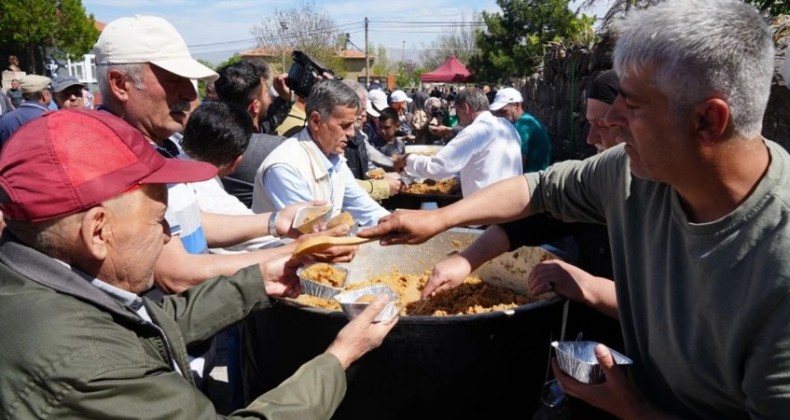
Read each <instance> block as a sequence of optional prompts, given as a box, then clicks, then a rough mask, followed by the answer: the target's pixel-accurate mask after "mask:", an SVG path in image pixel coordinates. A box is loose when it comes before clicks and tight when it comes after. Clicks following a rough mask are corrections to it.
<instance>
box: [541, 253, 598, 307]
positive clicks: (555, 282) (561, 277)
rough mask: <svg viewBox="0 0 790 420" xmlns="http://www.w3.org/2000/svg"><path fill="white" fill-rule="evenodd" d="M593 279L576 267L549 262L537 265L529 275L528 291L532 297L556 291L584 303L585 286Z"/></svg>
mask: <svg viewBox="0 0 790 420" xmlns="http://www.w3.org/2000/svg"><path fill="white" fill-rule="evenodd" d="M592 277H593V276H592V275H591V274H590V273H588V272H586V271H584V270H582V269H581V268H579V267H576V266H575V265H572V264H568V263H566V262H564V261H560V260H548V261H543V262H540V263H538V264H537V265H535V267H534V268H533V269H532V271H531V272H530V273H529V277H528V278H527V289H528V290H529V293H530V294H532V295H539V294H543V293H548V292H551V291H554V292H555V293H557V294H558V295H560V296H565V297H566V298H568V299H570V300H572V301H575V302H584V291H583V290H584V286H585V285H586V284H587V282H589V281H590V279H592Z"/></svg>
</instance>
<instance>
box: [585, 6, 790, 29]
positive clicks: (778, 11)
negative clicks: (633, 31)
mask: <svg viewBox="0 0 790 420" xmlns="http://www.w3.org/2000/svg"><path fill="white" fill-rule="evenodd" d="M662 1H663V0H614V1H611V2H610V0H607V4H608V5H609V7H608V9H607V10H606V13H604V15H603V17H601V19H600V30H601V31H609V30H611V28H612V26H613V25H614V22H615V21H616V20H617V19H619V18H621V17H623V16H625V15H626V13H628V12H629V11H630V10H632V9H644V8H647V7H650V6H652V5H654V4H658V3H661V2H662ZM745 1H746V3H749V4H751V5H752V6H754V7H756V8H757V9H758V10H760V12H761V13H762V14H763V15H764V16H767V17H773V16H778V15H783V14H784V15H786V14H790V2H787V1H784V0H779V1H777V0H745ZM599 3H601V0H586V1H585V2H584V3H582V5H581V7H580V9H581V10H592V8H593V7H594V6H595V5H597V4H599Z"/></svg>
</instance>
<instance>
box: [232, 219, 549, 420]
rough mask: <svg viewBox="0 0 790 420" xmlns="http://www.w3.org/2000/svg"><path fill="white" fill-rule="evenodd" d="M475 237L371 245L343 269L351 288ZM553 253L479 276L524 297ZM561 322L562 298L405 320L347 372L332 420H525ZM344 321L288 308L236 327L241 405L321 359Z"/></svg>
mask: <svg viewBox="0 0 790 420" xmlns="http://www.w3.org/2000/svg"><path fill="white" fill-rule="evenodd" d="M477 235H479V232H477V231H470V230H453V231H450V232H445V234H442V235H440V236H438V237H437V238H434V239H432V240H431V241H429V242H427V243H426V244H423V245H419V246H410V247H407V246H404V247H387V248H382V247H380V246H379V245H377V244H370V245H369V246H366V247H365V248H364V249H362V250H360V253H359V255H358V256H357V258H356V260H355V262H353V263H351V264H349V268H350V270H351V279H350V280H349V281H352V282H354V281H360V280H361V279H364V278H368V277H369V276H370V275H375V274H384V273H389V272H391V271H392V269H393V268H394V267H399V268H400V269H401V271H403V272H420V271H421V270H423V269H425V268H428V267H430V266H432V264H433V263H434V262H436V261H438V260H439V259H440V258H442V257H443V256H445V255H447V253H448V252H451V251H453V250H455V249H458V248H463V247H465V246H466V245H467V244H468V243H469V242H470V241H471V240H473V239H474V238H475V237H476V236H477ZM549 255H550V254H549V253H548V252H547V251H544V250H542V249H540V248H529V249H526V248H522V249H521V250H519V251H516V252H515V253H511V254H507V255H503V256H501V257H500V258H498V259H497V260H495V261H492V262H491V263H489V264H488V265H487V266H486V267H481V268H480V270H478V274H480V275H481V277H483V278H484V279H486V280H487V281H491V282H492V283H497V284H502V285H506V286H509V287H511V288H513V289H515V290H521V291H523V288H524V287H525V286H524V283H525V276H526V273H528V270H529V269H530V268H531V266H532V265H534V264H535V263H537V261H539V260H541V259H545V258H546V257H547V256H549ZM561 318H562V300H561V299H559V298H552V299H546V300H541V301H537V302H534V303H531V304H528V305H523V306H520V307H518V308H516V309H515V310H512V311H506V312H493V313H486V314H479V315H463V316H452V317H423V316H420V317H417V316H414V317H402V318H401V319H400V322H399V323H398V325H396V326H395V328H394V329H393V330H392V331H391V332H390V334H389V335H388V336H387V338H386V339H385V341H384V343H383V344H382V346H381V347H379V348H378V349H376V350H374V351H373V352H371V353H369V354H367V355H366V356H365V357H363V358H362V359H361V360H359V361H358V362H357V363H356V364H355V365H353V366H352V367H351V368H350V369H349V370H348V378H349V384H348V392H347V394H346V397H345V399H344V400H343V403H342V404H341V405H340V407H339V408H338V410H337V412H336V413H335V416H334V417H333V418H335V419H422V418H431V419H466V418H473V417H477V418H484V419H500V418H521V419H525V418H529V416H530V415H531V413H532V412H534V410H535V408H536V407H537V404H539V393H540V388H541V385H542V383H543V381H544V380H545V377H546V369H547V364H548V356H549V343H550V342H551V340H552V339H557V338H558V336H559V329H560V323H561ZM346 322H347V321H346V319H345V317H344V316H343V314H342V313H341V312H331V311H326V310H321V309H315V308H305V307H299V306H295V305H294V304H290V303H285V302H282V303H280V304H278V305H276V306H275V307H274V308H272V309H270V310H265V311H261V312H259V313H257V314H256V315H254V316H252V317H250V318H248V319H247V321H245V323H244V324H243V328H242V353H243V356H242V368H243V371H244V382H245V384H244V385H245V386H244V388H245V396H246V398H247V401H250V400H251V399H253V398H255V397H257V396H258V395H260V394H261V393H263V392H265V391H267V390H269V389H271V388H273V387H275V386H277V384H279V383H280V382H281V381H282V380H284V379H285V378H287V377H288V376H290V375H291V374H292V373H293V372H295V371H296V369H297V368H298V367H299V366H300V365H301V364H302V363H304V362H306V361H307V360H309V359H311V358H313V357H315V356H316V355H317V354H320V353H322V352H323V351H324V350H325V349H326V347H327V346H328V345H329V343H331V342H332V340H333V339H334V337H335V335H336V334H337V332H338V331H339V330H340V328H342V327H343V325H345V324H346ZM306 420H309V419H306Z"/></svg>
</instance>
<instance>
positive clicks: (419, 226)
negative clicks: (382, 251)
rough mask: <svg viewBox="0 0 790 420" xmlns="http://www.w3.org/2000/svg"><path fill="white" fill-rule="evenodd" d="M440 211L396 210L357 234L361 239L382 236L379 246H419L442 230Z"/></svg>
mask: <svg viewBox="0 0 790 420" xmlns="http://www.w3.org/2000/svg"><path fill="white" fill-rule="evenodd" d="M439 211H440V210H398V211H396V212H395V213H392V214H390V215H388V216H385V217H382V218H381V219H379V224H378V225H376V226H373V227H371V228H367V229H363V230H360V231H359V232H357V236H359V237H361V238H370V237H374V236H382V238H381V241H380V243H381V245H400V244H410V245H416V244H421V243H423V242H425V241H427V240H428V239H431V238H432V237H433V236H435V235H436V234H437V233H439V232H442V231H443V230H444V225H443V223H442V220H441V216H440V215H439Z"/></svg>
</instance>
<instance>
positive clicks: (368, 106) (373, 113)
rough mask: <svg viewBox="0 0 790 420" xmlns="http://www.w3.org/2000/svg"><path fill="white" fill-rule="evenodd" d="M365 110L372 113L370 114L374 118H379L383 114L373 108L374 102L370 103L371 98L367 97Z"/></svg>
mask: <svg viewBox="0 0 790 420" xmlns="http://www.w3.org/2000/svg"><path fill="white" fill-rule="evenodd" d="M365 112H367V113H368V114H370V116H371V117H373V118H378V117H379V116H381V113H379V112H378V111H376V109H375V108H373V104H371V103H370V99H365Z"/></svg>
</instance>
